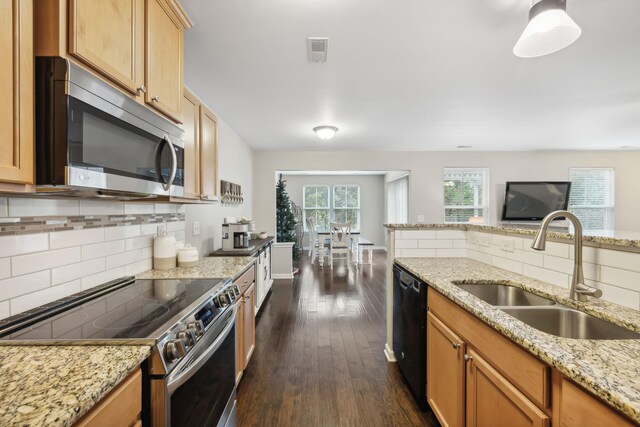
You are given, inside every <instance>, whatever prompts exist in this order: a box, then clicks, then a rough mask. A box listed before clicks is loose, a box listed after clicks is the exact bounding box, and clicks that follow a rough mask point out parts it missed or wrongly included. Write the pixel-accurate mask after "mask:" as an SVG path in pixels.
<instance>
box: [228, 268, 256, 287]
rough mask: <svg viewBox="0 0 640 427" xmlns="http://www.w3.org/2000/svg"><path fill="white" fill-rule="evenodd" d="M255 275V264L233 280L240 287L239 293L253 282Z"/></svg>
mask: <svg viewBox="0 0 640 427" xmlns="http://www.w3.org/2000/svg"><path fill="white" fill-rule="evenodd" d="M255 277H256V266H255V264H254V265H252V266H251V267H249V269H248V270H247V271H245V272H244V273H242V274H241V275H240V277H238V278H237V279H236V280H234V281H233V283H235V284H236V285H238V287H239V288H240V293H241V294H243V293H244V292H245V291H246V290H247V289H248V288H249V286H251V284H252V283H253V281H254V280H255Z"/></svg>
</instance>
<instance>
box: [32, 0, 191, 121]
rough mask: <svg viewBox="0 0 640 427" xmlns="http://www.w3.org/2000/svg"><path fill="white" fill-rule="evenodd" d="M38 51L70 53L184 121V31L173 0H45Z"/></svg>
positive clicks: (38, 18) (38, 13)
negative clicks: (182, 110) (182, 116)
mask: <svg viewBox="0 0 640 427" xmlns="http://www.w3.org/2000/svg"><path fill="white" fill-rule="evenodd" d="M36 6H37V7H36V8H35V20H34V22H35V28H36V31H35V54H36V55H37V56H61V57H65V58H70V59H72V60H74V61H76V62H78V63H79V64H82V65H84V66H85V67H86V68H87V69H89V70H91V71H93V72H95V73H97V74H99V75H100V76H102V77H104V78H106V80H107V81H109V82H111V83H113V84H115V85H116V87H118V88H119V89H120V90H122V91H123V92H124V93H126V94H128V95H130V96H131V97H133V98H134V99H135V100H136V101H138V102H140V103H141V104H145V105H148V106H150V107H152V108H153V109H154V110H156V111H157V112H159V113H161V114H162V115H164V116H165V117H168V118H169V119H171V120H173V121H175V122H178V123H179V122H180V121H181V114H180V110H181V104H182V87H183V69H184V31H185V30H186V29H189V28H191V27H192V26H193V24H192V22H191V21H190V19H189V18H188V17H187V15H186V14H185V13H184V11H183V9H182V6H181V5H180V4H179V3H178V2H177V1H175V0H113V1H104V0H41V1H40V2H38V3H37V5H36Z"/></svg>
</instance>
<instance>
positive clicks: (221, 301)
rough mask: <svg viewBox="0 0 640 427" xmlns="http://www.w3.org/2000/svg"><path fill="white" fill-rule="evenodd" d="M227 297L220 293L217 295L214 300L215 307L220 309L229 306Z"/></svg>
mask: <svg viewBox="0 0 640 427" xmlns="http://www.w3.org/2000/svg"><path fill="white" fill-rule="evenodd" d="M229 302H230V301H229V296H228V295H227V294H226V293H224V292H222V293H220V295H218V297H217V300H216V305H217V306H218V307H220V308H222V307H226V306H228V305H229Z"/></svg>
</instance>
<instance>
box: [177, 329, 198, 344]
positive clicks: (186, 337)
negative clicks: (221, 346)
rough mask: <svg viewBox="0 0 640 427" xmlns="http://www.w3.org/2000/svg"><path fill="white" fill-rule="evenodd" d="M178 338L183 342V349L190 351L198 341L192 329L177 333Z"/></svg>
mask: <svg viewBox="0 0 640 427" xmlns="http://www.w3.org/2000/svg"><path fill="white" fill-rule="evenodd" d="M178 338H179V339H181V340H182V342H184V346H185V349H190V348H191V347H193V345H194V344H195V343H196V341H198V338H196V333H195V331H193V330H192V329H188V328H187V329H185V330H184V331H180V332H178Z"/></svg>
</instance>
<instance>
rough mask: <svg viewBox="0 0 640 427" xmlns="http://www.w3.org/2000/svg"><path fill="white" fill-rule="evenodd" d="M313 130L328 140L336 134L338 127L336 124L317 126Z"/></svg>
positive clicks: (321, 137)
mask: <svg viewBox="0 0 640 427" xmlns="http://www.w3.org/2000/svg"><path fill="white" fill-rule="evenodd" d="M313 131H314V132H315V133H316V135H318V138H320V139H324V140H327V139H331V138H333V137H334V136H336V133H337V132H338V128H337V127H335V126H316V127H314V128H313Z"/></svg>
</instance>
